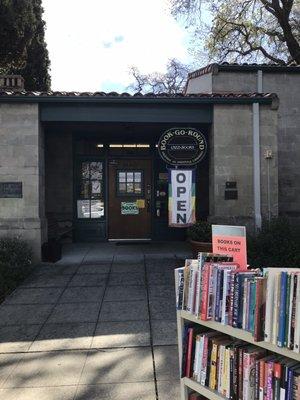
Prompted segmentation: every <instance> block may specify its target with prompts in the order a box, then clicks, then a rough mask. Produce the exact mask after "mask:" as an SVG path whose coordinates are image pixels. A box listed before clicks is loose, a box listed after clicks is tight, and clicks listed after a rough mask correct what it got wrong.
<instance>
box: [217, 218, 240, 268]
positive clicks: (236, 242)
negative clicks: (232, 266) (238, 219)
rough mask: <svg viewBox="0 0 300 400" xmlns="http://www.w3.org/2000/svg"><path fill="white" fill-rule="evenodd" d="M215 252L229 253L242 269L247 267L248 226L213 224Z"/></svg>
mask: <svg viewBox="0 0 300 400" xmlns="http://www.w3.org/2000/svg"><path fill="white" fill-rule="evenodd" d="M212 244H213V252H214V253H218V254H228V255H230V256H232V257H233V261H234V262H236V263H238V264H239V266H240V268H241V269H247V244H246V227H245V226H229V225H212Z"/></svg>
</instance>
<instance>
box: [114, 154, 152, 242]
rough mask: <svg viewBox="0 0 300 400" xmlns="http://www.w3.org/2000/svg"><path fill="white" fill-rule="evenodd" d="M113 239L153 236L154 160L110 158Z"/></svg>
mask: <svg viewBox="0 0 300 400" xmlns="http://www.w3.org/2000/svg"><path fill="white" fill-rule="evenodd" d="M108 207H109V216H108V220H109V221H108V237H109V239H149V238H150V235H151V160H147V159H144V160H140V159H139V160H136V159H114V160H110V161H109V200H108Z"/></svg>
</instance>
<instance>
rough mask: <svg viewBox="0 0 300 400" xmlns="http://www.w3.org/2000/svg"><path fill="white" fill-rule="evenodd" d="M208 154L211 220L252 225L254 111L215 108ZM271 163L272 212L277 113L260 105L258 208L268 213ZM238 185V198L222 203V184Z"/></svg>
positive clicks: (274, 209) (249, 108)
mask: <svg viewBox="0 0 300 400" xmlns="http://www.w3.org/2000/svg"><path fill="white" fill-rule="evenodd" d="M211 136H212V146H211V153H210V219H211V221H213V222H218V223H240V224H246V225H247V226H248V227H249V228H251V229H252V228H253V226H254V178H253V112H252V105H232V104H231V105H221V104H219V105H215V106H214V123H213V128H212V133H211ZM270 148H272V151H273V154H274V157H273V159H272V160H270V168H269V170H270V188H271V193H272V201H271V212H272V214H273V215H277V212H278V177H277V111H276V110H272V109H271V107H270V106H260V161H261V208H262V214H263V216H267V212H268V193H267V179H268V178H267V164H266V163H267V161H266V160H265V157H264V153H265V151H266V150H267V149H270ZM227 181H229V182H230V181H234V182H236V183H237V189H238V199H237V200H225V183H226V182H227Z"/></svg>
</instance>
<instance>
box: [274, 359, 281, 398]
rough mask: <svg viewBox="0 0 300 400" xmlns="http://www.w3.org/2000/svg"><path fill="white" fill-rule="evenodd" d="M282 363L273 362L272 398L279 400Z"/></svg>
mask: <svg viewBox="0 0 300 400" xmlns="http://www.w3.org/2000/svg"><path fill="white" fill-rule="evenodd" d="M281 371H282V365H281V363H280V362H279V361H278V362H275V363H274V384H273V386H274V391H273V400H280V382H281V373H282V372H281Z"/></svg>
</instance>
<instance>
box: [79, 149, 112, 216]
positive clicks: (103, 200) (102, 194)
mask: <svg viewBox="0 0 300 400" xmlns="http://www.w3.org/2000/svg"><path fill="white" fill-rule="evenodd" d="M77 163H78V164H77V174H76V175H77V182H76V191H75V193H76V199H75V202H76V204H75V209H74V212H75V214H76V219H77V220H78V221H103V220H104V219H105V217H106V212H107V211H106V197H105V160H103V159H102V158H101V159H99V158H93V157H92V158H85V157H84V158H80V159H78V161H77ZM84 163H88V164H91V163H101V165H102V170H101V172H100V173H101V174H102V178H101V179H92V178H91V173H90V170H89V178H83V176H82V166H83V164H84ZM89 168H90V166H89ZM84 181H87V182H88V185H89V186H88V188H89V197H88V198H83V197H82V196H81V187H82V183H83V182H84ZM93 181H100V185H101V189H100V190H101V192H100V196H99V198H93V197H92V182H93ZM79 201H89V212H90V216H89V217H87V218H85V217H80V216H79V213H78V202H79ZM96 201H99V202H100V203H102V204H103V207H104V211H103V215H102V216H99V217H96V218H92V203H93V202H96Z"/></svg>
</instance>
